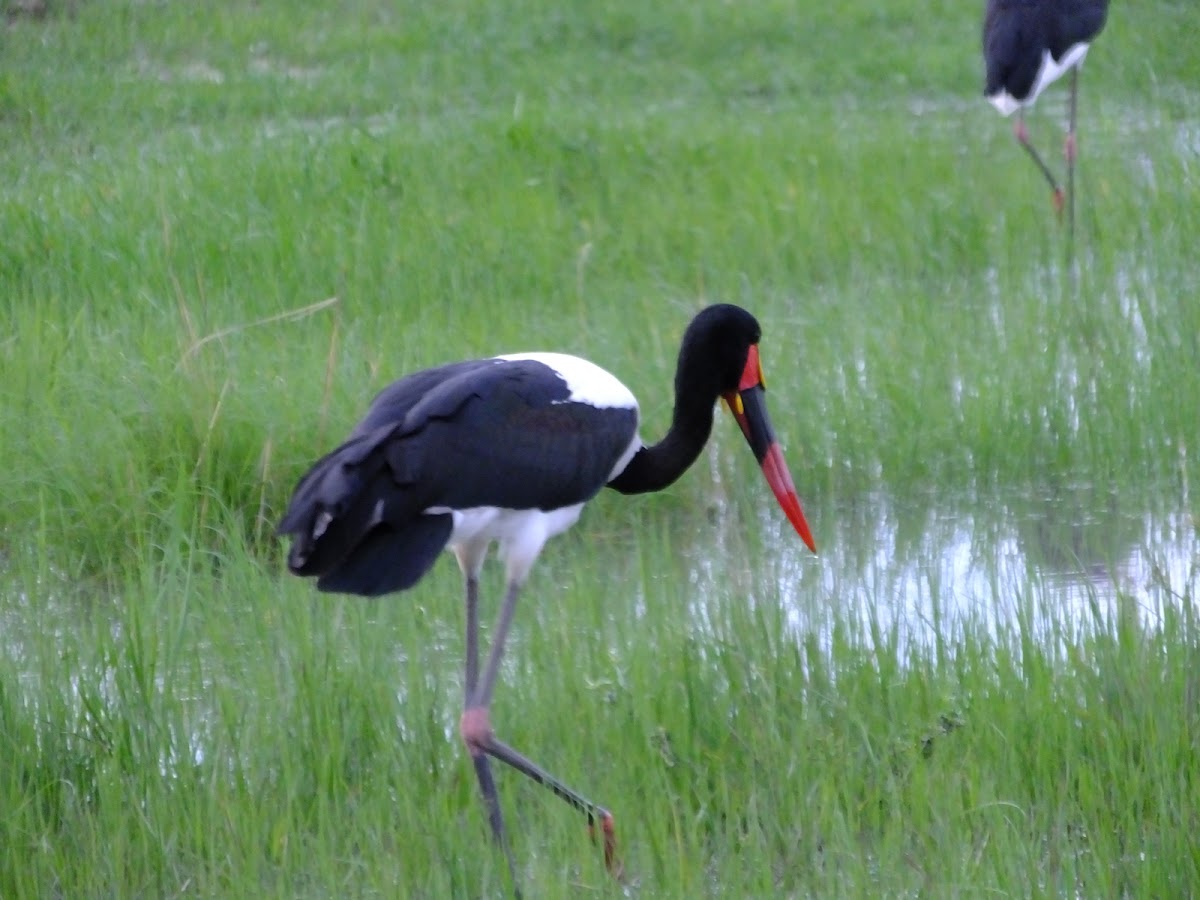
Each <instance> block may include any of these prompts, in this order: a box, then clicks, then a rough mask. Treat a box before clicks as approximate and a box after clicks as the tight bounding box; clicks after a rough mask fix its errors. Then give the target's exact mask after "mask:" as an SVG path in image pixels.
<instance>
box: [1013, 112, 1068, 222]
mask: <svg viewBox="0 0 1200 900" xmlns="http://www.w3.org/2000/svg"><path fill="white" fill-rule="evenodd" d="M1013 135H1014V136H1015V137H1016V139H1017V143H1019V144H1020V145H1021V146H1022V147H1024V148H1025V152H1027V153H1028V154H1029V158H1030V159H1032V160H1033V161H1034V163H1035V164H1036V165H1037V167H1038V169H1039V170H1040V171H1041V173H1042V175H1044V176H1045V178H1046V181H1047V182H1049V184H1050V190H1052V191H1054V211H1055V212H1057V213H1058V214H1059V215H1060V216H1061V215H1062V209H1063V192H1062V188H1061V187H1059V186H1058V179H1056V178H1055V177H1054V173H1053V172H1051V171H1050V167H1049V166H1048V165H1046V163H1045V161H1044V160H1043V159H1042V157H1041V156H1040V155H1039V154H1038V152H1037V150H1035V149H1034V146H1033V144H1032V143H1031V142H1030V140H1029V129H1028V127H1026V125H1025V110H1024V109H1021V110H1018V111H1017V121H1016V122H1015V123H1013Z"/></svg>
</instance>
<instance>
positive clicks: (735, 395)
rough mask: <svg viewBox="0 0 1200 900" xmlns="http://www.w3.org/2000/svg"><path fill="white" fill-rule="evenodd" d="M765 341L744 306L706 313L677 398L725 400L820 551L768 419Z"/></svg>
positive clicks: (684, 356)
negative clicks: (762, 349) (689, 393)
mask: <svg viewBox="0 0 1200 900" xmlns="http://www.w3.org/2000/svg"><path fill="white" fill-rule="evenodd" d="M761 337H762V328H761V327H760V326H759V324H758V320H757V319H755V318H754V316H752V315H750V313H748V312H746V310H744V309H742V308H741V307H738V306H733V305H732V304H727V303H723V304H717V305H715V306H710V307H708V308H707V309H704V310H703V311H701V312H700V313H699V314H698V315H697V316H696V318H694V319H693V320H692V322H691V324H690V325H689V326H688V329H687V332H686V333H685V334H684V337H683V345H682V348H681V349H680V353H679V368H678V369H677V371H676V374H675V391H676V396H683V394H684V393H685V391H687V390H691V391H695V393H696V394H697V395H707V396H719V397H721V398H722V399H723V400H724V401H725V403H726V405H727V406H728V407H729V410H730V412H732V413H733V417H734V418H735V419H736V420H737V423H738V425H739V426H740V427H741V429H742V434H744V435H745V436H746V441H747V443H749V444H750V449H751V450H753V451H754V458H755V459H757V460H758V463H759V465H760V466H762V470H763V475H765V476H766V479H767V484H769V485H770V486H771V491H772V492H773V493H774V494H775V499H776V500H778V501H779V505H780V506H781V507H782V508H783V511H784V513H785V514H786V515H787V517H788V521H789V522H791V523H792V527H793V528H795V529H796V533H797V534H799V535H800V539H801V540H803V541H804V543H805V544H806V545H807V546H808V548H809V549H810V550H812V551H813V553H816V552H817V546H816V542H815V541H813V536H812V531H811V530H810V529H809V527H808V522H807V521H806V520H805V518H804V511H803V510H802V509H801V508H800V498H799V497H797V496H796V487H795V485H794V484H793V483H792V476H791V473H790V472H789V471H788V467H787V463H786V462H785V461H784V458H783V451H782V450H781V449H780V446H779V442H778V441H777V440H776V438H775V429H774V428H773V427H772V425H771V419H770V417H769V416H768V415H767V406H766V398H765V393H766V382H765V379H764V378H763V369H762V361H761V360H760V359H759V355H758V342H759V339H760V338H761ZM685 381H687V382H690V384H687V385H685ZM698 382H699V383H698ZM701 384H702V385H703V386H701Z"/></svg>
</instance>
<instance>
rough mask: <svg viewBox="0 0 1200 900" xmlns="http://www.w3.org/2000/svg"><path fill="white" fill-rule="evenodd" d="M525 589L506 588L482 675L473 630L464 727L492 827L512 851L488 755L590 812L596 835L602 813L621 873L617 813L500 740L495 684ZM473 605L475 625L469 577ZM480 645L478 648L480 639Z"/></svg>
mask: <svg viewBox="0 0 1200 900" xmlns="http://www.w3.org/2000/svg"><path fill="white" fill-rule="evenodd" d="M520 590H521V586H520V584H519V583H516V582H513V583H511V584H509V586H508V590H507V591H506V592H505V595H504V602H503V604H502V605H501V607H500V614H499V616H498V617H497V620H496V628H495V632H494V634H493V636H492V647H491V650H490V652H489V653H488V659H487V664H486V666H485V667H484V670H483V675H482V677H481V678H479V680H478V681H476V680H474V679H472V678H471V677H470V674H471V672H472V671H473V669H474V663H473V662H472V660H471V647H472V644H471V640H472V639H471V638H470V637H469V636H468V650H467V671H468V682H469V683H470V685H471V688H472V690H471V692H470V693H469V694H468V697H467V705H466V709H465V710H464V711H463V718H462V725H461V730H462V736H463V741H464V742H465V743H466V745H467V748H468V749H469V750H470V752H471V756H472V759H473V761H474V763H475V770H476V773H477V774H479V783H480V787H481V788H482V789H483V792H484V800H485V802H486V803H487V805H488V817H489V820H490V821H491V822H492V823H493V824H492V831H493V833H494V834H496V836H497V839H498V840H500V841H501V843H503V844H504V846H505V850H506V852H507V848H508V845H507V841H506V840H505V838H504V825H503V821H502V819H501V815H500V807H499V803H498V802H496V799H495V798H496V794H495V785H494V784H492V783H491V773H490V771H488V769H487V757H489V756H491V757H494V758H496V759H497V760H499V761H500V762H502V763H505V764H506V765H509V766H511V767H512V768H514V769H516V770H517V771H518V772H520V773H522V774H523V775H525V776H526V777H528V778H531V779H533V780H534V781H535V782H537V783H538V784H541V785H544V786H546V787H548V788H550V790H552V791H553V792H554V793H555V794H556V795H557V796H559V797H561V798H562V799H563V800H565V801H567V802H568V803H570V804H571V805H572V806H573V807H575V808H576V809H577V810H579V811H580V812H582V813H584V814H585V815H586V816H587V820H588V827H589V828H591V829H592V833H593V836H594V835H595V825H596V820H597V819H599V820H600V828H601V831H602V833H603V836H604V838H603V839H604V862H605V865H606V866H607V867H608V869H609V871H611V872H613V874H614V875H617V876H619V875H620V867H619V863H618V862H617V857H616V847H617V844H616V832H615V828H614V824H613V817H612V813H610V812H609V811H608V810H607V809H605V808H604V807H602V806H600V805H598V804H596V803H593V802H592V801H591V800H588V799H587V798H586V797H584V796H583V795H582V794H580V793H578V792H577V791H575V790H574V789H572V788H570V787H568V786H567V785H565V784H564V783H563V782H562V781H560V780H559V779H558V778H556V777H554V776H553V775H551V774H550V773H549V772H547V771H546V770H545V769H543V768H542V767H541V766H539V765H537V764H536V763H534V762H533V761H532V760H530V759H528V758H527V757H525V756H524V755H522V754H521V753H519V752H517V751H516V750H514V749H513V748H512V747H510V746H508V745H507V744H505V743H503V742H502V741H499V740H497V739H496V736H495V734H494V733H493V731H492V726H491V719H490V714H489V707H490V706H491V702H492V694H493V692H494V690H495V687H496V679H497V677H498V675H499V671H500V660H501V659H502V658H503V656H504V644H505V642H506V640H507V639H508V631H509V626H511V625H512V619H513V614H514V613H515V612H516V608H517V596H518V595H519V594H520ZM476 601H477V596H476ZM467 610H468V611H467V621H468V627H469V626H470V622H471V621H472V616H473V615H474V613H472V599H471V588H470V582H468V589H467ZM476 624H477V623H476ZM474 647H475V648H476V650H477V648H478V642H477V641H476V643H475V644H474ZM489 786H490V793H489ZM510 864H511V857H510ZM514 883H515V881H514Z"/></svg>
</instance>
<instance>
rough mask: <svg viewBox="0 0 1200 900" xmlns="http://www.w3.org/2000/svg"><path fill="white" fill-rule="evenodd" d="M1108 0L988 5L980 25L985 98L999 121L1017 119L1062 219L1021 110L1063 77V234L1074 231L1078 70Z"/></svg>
mask: <svg viewBox="0 0 1200 900" xmlns="http://www.w3.org/2000/svg"><path fill="white" fill-rule="evenodd" d="M1107 16H1108V0H988V3H987V9H986V11H985V13H984V19H983V59H984V65H985V68H986V82H985V85H984V95H985V96H986V97H987V99H988V100H989V102H991V104H992V105H993V106H994V107H996V109H997V110H999V112H1000V113H1001V114H1002V115H1005V116H1009V115H1012V114H1013V113H1014V112H1015V113H1017V120H1016V122H1015V124H1014V127H1013V133H1014V134H1015V135H1016V138H1017V140H1018V141H1019V142H1020V144H1021V146H1022V147H1024V148H1025V150H1026V151H1027V152H1028V153H1029V156H1030V158H1031V159H1032V160H1033V161H1034V163H1035V164H1036V165H1037V167H1038V169H1040V170H1041V173H1042V175H1043V176H1045V178H1046V180H1047V181H1048V182H1049V183H1050V188H1051V190H1053V191H1054V206H1055V209H1056V210H1057V211H1058V212H1059V213H1060V214H1061V213H1062V209H1063V205H1064V197H1063V191H1062V188H1061V187H1059V184H1058V179H1056V178H1055V177H1054V173H1053V172H1051V171H1050V167H1049V166H1048V165H1046V163H1045V161H1044V160H1043V159H1042V157H1041V156H1040V155H1039V154H1038V152H1037V150H1035V149H1034V147H1033V144H1032V143H1031V142H1030V140H1029V130H1028V129H1027V128H1026V126H1025V109H1026V108H1027V107H1029V106H1032V105H1033V103H1034V101H1035V100H1037V98H1038V95H1039V94H1041V92H1042V91H1043V90H1045V88H1046V87H1047V86H1049V85H1050V84H1052V83H1053V82H1055V81H1057V80H1058V79H1059V78H1061V77H1062V76H1063V75H1065V74H1066V73H1067V72H1070V74H1071V96H1070V101H1069V104H1070V105H1069V112H1068V114H1067V138H1066V144H1065V148H1064V152H1065V155H1066V159H1067V191H1066V197H1065V205H1066V208H1067V228H1068V233H1073V232H1074V227H1075V159H1076V155H1077V152H1078V147H1077V143H1076V138H1075V120H1076V111H1077V108H1078V101H1079V67H1080V66H1081V65H1083V60H1084V57H1085V56H1087V52H1088V47H1089V46H1090V45H1091V42H1092V40H1093V39H1094V38H1095V37H1096V35H1098V34H1099V33H1100V31H1101V29H1103V28H1104V22H1105V19H1106V18H1107Z"/></svg>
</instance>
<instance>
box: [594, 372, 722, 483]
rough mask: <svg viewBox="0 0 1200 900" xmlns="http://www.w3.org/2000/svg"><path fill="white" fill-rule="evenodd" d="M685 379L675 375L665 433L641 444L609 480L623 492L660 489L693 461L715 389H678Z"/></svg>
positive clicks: (708, 425)
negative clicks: (648, 443)
mask: <svg viewBox="0 0 1200 900" xmlns="http://www.w3.org/2000/svg"><path fill="white" fill-rule="evenodd" d="M684 383H686V379H684V378H680V377H676V384H675V412H674V414H673V415H672V417H671V428H670V430H669V431H667V434H666V436H665V437H664V438H663V439H662V440H661V441H659V442H658V443H657V444H654V445H652V446H649V447H642V448H641V449H640V450H638V452H637V453H635V454H634V457H633V459H631V460H630V461H629V465H627V466H626V467H625V468H624V469H623V470H622V471H621V474H619V475H618V476H617V477H616V478H614V479H613V480H612V481H610V482H609V483H608V486H609V487H610V488H615V489H616V490H618V491H620V492H621V493H622V494H645V493H648V492H650V491H661V490H662V489H663V488H665V487H667V486H668V485H670V484H672V483H673V482H674V481H675V480H676V479H677V478H678V477H679V476H680V475H682V474H683V473H684V472H686V471H687V470H688V468H689V467H690V466H691V465H692V463H694V462H695V461H696V457H698V456H699V455H700V451H701V450H703V449H704V445H705V443H707V442H708V436H709V434H710V433H711V432H712V425H713V406H714V405H715V404H716V401H717V396H716V393H715V392H713V393H709V392H705V391H701V392H696V393H694V392H691V391H685V390H681V387H682V385H683V384H684Z"/></svg>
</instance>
